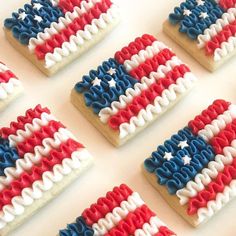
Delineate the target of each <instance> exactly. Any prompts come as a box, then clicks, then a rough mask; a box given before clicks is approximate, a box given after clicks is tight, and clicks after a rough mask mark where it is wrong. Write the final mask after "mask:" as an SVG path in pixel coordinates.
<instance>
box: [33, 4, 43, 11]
mask: <svg viewBox="0 0 236 236" xmlns="http://www.w3.org/2000/svg"><path fill="white" fill-rule="evenodd" d="M42 7H43V5H42V4H40V3H34V4H33V8H34V9H36V10H40V9H41V8H42Z"/></svg>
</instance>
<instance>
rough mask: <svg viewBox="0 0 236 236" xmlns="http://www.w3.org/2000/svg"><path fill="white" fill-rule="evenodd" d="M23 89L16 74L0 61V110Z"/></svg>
mask: <svg viewBox="0 0 236 236" xmlns="http://www.w3.org/2000/svg"><path fill="white" fill-rule="evenodd" d="M22 90H23V86H22V84H21V82H20V81H19V79H18V78H17V77H16V75H15V74H14V73H13V72H12V71H11V70H10V69H9V68H8V67H7V66H6V65H5V64H3V63H2V62H0V111H1V110H2V109H3V108H4V107H5V106H6V105H7V104H8V103H9V102H10V101H11V100H13V99H14V98H15V97H16V96H17V95H18V94H19V93H21V92H22Z"/></svg>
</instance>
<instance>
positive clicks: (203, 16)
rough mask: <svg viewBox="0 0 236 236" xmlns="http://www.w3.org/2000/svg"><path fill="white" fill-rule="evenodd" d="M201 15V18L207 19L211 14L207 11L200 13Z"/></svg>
mask: <svg viewBox="0 0 236 236" xmlns="http://www.w3.org/2000/svg"><path fill="white" fill-rule="evenodd" d="M199 17H200V18H203V19H206V18H207V17H209V16H208V14H207V12H201V14H200V16H199Z"/></svg>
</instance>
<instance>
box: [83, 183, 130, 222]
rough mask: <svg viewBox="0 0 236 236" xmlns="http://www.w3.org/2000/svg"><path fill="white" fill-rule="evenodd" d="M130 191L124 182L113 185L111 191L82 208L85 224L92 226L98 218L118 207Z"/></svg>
mask: <svg viewBox="0 0 236 236" xmlns="http://www.w3.org/2000/svg"><path fill="white" fill-rule="evenodd" d="M132 193H133V191H132V190H131V189H130V188H129V187H128V186H126V185H125V184H122V185H121V186H120V187H115V188H114V189H113V191H111V192H108V193H107V194H106V197H103V198H99V199H98V201H97V203H95V204H92V205H91V206H90V208H87V209H86V210H84V212H83V213H82V216H83V218H84V219H85V221H86V224H87V225H89V226H92V225H93V224H94V223H97V222H98V220H99V219H100V218H104V217H105V216H106V214H107V213H109V212H111V211H112V210H113V209H114V208H116V207H119V206H120V203H121V202H122V201H126V200H127V199H128V197H129V196H130V195H131V194H132Z"/></svg>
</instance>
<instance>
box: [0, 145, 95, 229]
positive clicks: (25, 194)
mask: <svg viewBox="0 0 236 236" xmlns="http://www.w3.org/2000/svg"><path fill="white" fill-rule="evenodd" d="M90 159H91V156H90V154H89V153H88V152H87V151H86V150H85V149H81V150H79V151H75V152H73V153H72V155H71V158H66V159H64V160H63V161H62V164H61V165H55V166H54V167H53V171H47V172H45V173H43V176H42V180H39V181H35V182H34V183H33V185H32V187H31V188H25V189H23V190H22V192H21V196H17V197H14V198H13V199H12V204H11V205H6V206H4V207H3V209H2V211H1V213H0V229H2V228H3V227H5V226H6V225H7V223H9V222H12V221H13V220H14V219H15V217H16V216H18V215H22V214H24V211H25V208H26V207H27V206H30V205H32V204H33V203H34V201H35V200H36V199H40V198H42V197H43V194H44V192H47V191H49V190H50V189H52V187H53V186H54V184H55V183H59V182H61V181H62V180H63V179H64V177H65V176H67V175H69V174H70V173H71V172H72V171H73V170H75V169H82V168H84V165H86V163H88V161H89V160H90ZM36 210H37V209H36Z"/></svg>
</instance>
